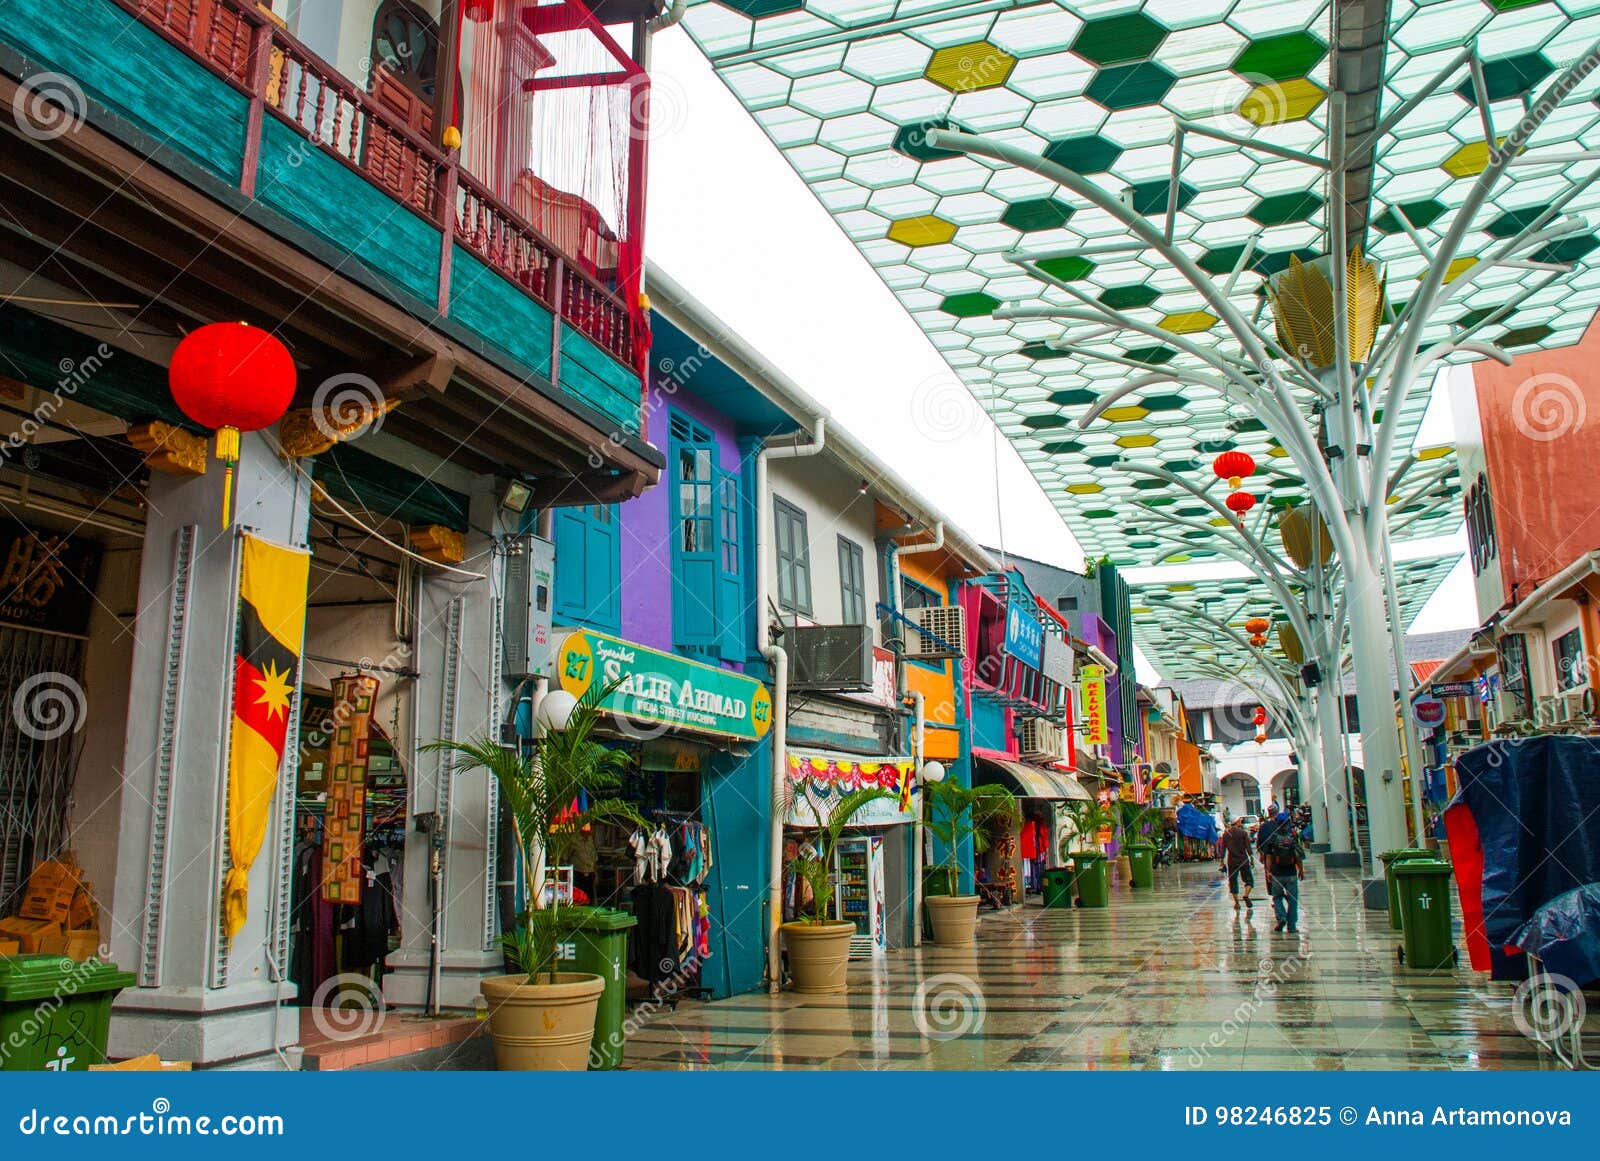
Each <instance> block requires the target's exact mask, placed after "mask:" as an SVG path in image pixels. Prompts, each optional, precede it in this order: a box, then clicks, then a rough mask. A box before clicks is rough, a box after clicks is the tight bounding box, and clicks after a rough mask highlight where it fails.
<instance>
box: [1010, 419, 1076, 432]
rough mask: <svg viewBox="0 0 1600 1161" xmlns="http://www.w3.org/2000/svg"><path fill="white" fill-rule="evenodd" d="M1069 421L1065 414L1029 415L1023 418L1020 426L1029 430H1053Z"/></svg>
mask: <svg viewBox="0 0 1600 1161" xmlns="http://www.w3.org/2000/svg"><path fill="white" fill-rule="evenodd" d="M1071 422H1072V421H1071V420H1070V419H1068V418H1067V417H1066V416H1065V415H1029V416H1027V417H1026V418H1024V419H1023V421H1022V426H1023V427H1026V428H1027V429H1028V430H1030V431H1054V430H1055V429H1056V428H1058V427H1065V426H1067V424H1069V423H1071Z"/></svg>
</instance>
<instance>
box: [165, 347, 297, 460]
mask: <svg viewBox="0 0 1600 1161" xmlns="http://www.w3.org/2000/svg"><path fill="white" fill-rule="evenodd" d="M294 382H295V371H294V360H293V359H292V358H290V357H289V350H288V348H287V347H285V346H284V345H283V344H282V343H280V342H279V341H278V340H277V339H276V338H275V337H273V335H272V334H271V333H270V332H269V331H264V330H261V329H260V328H258V327H252V326H249V325H247V324H245V323H212V324H211V325H209V326H203V327H201V328H199V329H198V330H195V331H191V332H190V333H189V334H188V335H186V336H185V337H184V340H183V341H182V342H181V343H179V344H178V349H177V350H175V351H173V352H172V366H171V367H170V368H168V370H167V383H168V385H169V386H170V387H171V388H172V400H173V402H174V403H176V404H177V405H178V408H179V410H181V411H182V412H183V413H184V414H185V415H187V416H188V417H189V418H190V419H192V420H194V421H195V422H196V423H198V424H199V425H200V426H201V427H209V428H213V429H220V428H229V427H231V428H233V429H234V430H235V431H260V430H261V429H262V428H263V427H271V426H272V425H273V424H274V423H277V422H278V420H280V419H282V418H283V413H284V412H286V411H288V410H289V403H290V402H291V401H292V400H293V399H294ZM218 458H219V459H220V458H223V457H221V456H219V457H218ZM235 458H237V457H235Z"/></svg>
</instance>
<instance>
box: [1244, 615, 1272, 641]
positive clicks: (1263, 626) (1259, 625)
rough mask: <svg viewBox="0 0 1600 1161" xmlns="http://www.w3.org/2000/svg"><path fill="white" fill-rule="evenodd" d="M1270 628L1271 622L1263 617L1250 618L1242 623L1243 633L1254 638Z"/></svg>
mask: <svg viewBox="0 0 1600 1161" xmlns="http://www.w3.org/2000/svg"><path fill="white" fill-rule="evenodd" d="M1270 628H1272V622H1271V621H1269V620H1267V619H1266V618H1265V617H1251V618H1250V619H1249V620H1248V621H1246V622H1245V623H1244V631H1245V632H1246V633H1251V634H1254V635H1256V636H1260V635H1261V634H1263V633H1265V632H1266V631H1267V630H1268V629H1270Z"/></svg>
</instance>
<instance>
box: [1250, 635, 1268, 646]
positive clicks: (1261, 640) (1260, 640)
mask: <svg viewBox="0 0 1600 1161" xmlns="http://www.w3.org/2000/svg"><path fill="white" fill-rule="evenodd" d="M1266 643H1267V635H1266V634H1265V633H1252V634H1250V644H1252V645H1254V646H1255V647H1256V648H1257V649H1260V648H1261V647H1262V646H1263V645H1265V644H1266Z"/></svg>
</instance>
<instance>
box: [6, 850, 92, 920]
mask: <svg viewBox="0 0 1600 1161" xmlns="http://www.w3.org/2000/svg"><path fill="white" fill-rule="evenodd" d="M82 877H83V872H82V871H80V870H79V869H78V868H77V867H75V866H73V865H72V864H71V863H64V862H61V861H59V860H56V859H51V860H50V861H48V862H44V863H40V864H39V865H38V866H37V867H35V868H34V869H33V874H31V875H29V876H28V885H27V886H26V887H25V888H23V892H22V906H21V907H19V908H18V909H17V914H18V916H19V917H21V918H23V919H48V920H50V921H51V922H52V923H66V922H67V916H68V914H69V913H70V912H71V910H72V897H73V895H75V894H76V893H77V890H78V881H79V880H80V879H81V878H82Z"/></svg>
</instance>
